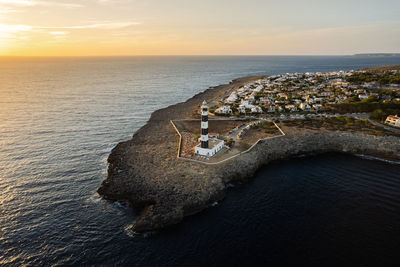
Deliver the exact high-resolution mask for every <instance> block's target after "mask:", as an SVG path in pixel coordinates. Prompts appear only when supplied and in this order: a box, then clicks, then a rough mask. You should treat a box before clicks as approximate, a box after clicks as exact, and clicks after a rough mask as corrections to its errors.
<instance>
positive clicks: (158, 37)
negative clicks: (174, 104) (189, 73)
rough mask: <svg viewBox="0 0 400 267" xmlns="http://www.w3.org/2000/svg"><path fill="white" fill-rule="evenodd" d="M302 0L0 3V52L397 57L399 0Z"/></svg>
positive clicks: (1, 0) (24, 0)
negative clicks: (379, 54) (281, 0)
mask: <svg viewBox="0 0 400 267" xmlns="http://www.w3.org/2000/svg"><path fill="white" fill-rule="evenodd" d="M305 1H307V2H308V5H304V4H299V1H295V0H286V1H285V2H286V3H285V4H280V3H277V2H274V3H270V2H269V1H261V0H249V3H248V4H246V5H244V4H243V2H241V1H235V0H232V1H228V0H221V1H211V0H204V1H202V2H201V3H200V2H197V1H180V0H171V1H163V0H154V1H133V0H118V1H110V0H90V1H84V0H69V1H63V0H0V55H15V56H70V55H76V56H85V55H160V54H163V55H177V54H180V55H193V54H196V55H205V54H208V55H210V54H211V55H213V54H217V55H223V54H229V55H232V54H271V55H273V54H278V55H279V54H280V55H282V54H292V55H293V54H299V55H301V54H352V53H359V52H399V51H398V48H399V47H400V19H399V17H398V13H397V12H396V11H397V10H398V9H400V2H399V1H394V0H387V1H386V0H385V1H386V2H390V5H389V4H388V5H385V6H382V5H378V4H373V3H368V4H365V5H363V6H360V5H358V4H357V3H356V2H357V1H345V2H346V5H347V6H348V8H346V10H343V9H342V8H341V5H337V4H335V5H333V4H331V3H326V2H323V1H316V0H305ZM341 1H343V2H344V0H338V2H341ZM267 2H268V3H267ZM210 6H212V10H213V12H210ZM386 6H390V8H386ZM355 8H356V9H357V10H358V12H357V13H355V12H353V11H352V10H354V9H355ZM327 10H329V12H328V13H327V12H326V11H327ZM375 11H379V12H375ZM267 14H268V15H267ZM321 14H324V16H322V15H321Z"/></svg>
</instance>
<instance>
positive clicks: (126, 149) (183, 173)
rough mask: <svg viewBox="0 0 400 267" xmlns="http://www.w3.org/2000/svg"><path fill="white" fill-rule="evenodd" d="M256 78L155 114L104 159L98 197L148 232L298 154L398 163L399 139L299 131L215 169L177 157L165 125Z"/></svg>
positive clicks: (212, 90)
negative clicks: (129, 211)
mask: <svg viewBox="0 0 400 267" xmlns="http://www.w3.org/2000/svg"><path fill="white" fill-rule="evenodd" d="M259 78H260V77H246V78H240V79H236V80H234V81H232V82H231V83H230V84H227V85H221V86H217V87H213V88H210V89H208V90H206V91H204V92H202V93H200V94H197V95H195V96H194V97H192V98H191V99H189V100H187V101H186V102H183V103H179V104H176V105H172V106H169V107H167V108H164V109H160V110H157V111H155V112H154V113H153V114H152V115H151V117H150V119H149V121H148V122H147V124H146V125H144V126H143V127H142V128H141V129H139V130H138V131H137V132H136V133H135V134H134V135H133V137H132V139H131V140H129V141H125V142H121V143H119V144H118V145H117V146H116V147H115V148H114V149H113V150H112V152H111V154H110V156H109V157H108V164H109V166H108V171H107V178H106V179H105V180H104V181H103V183H102V185H101V187H100V188H99V189H98V193H99V194H100V195H103V196H104V197H106V198H109V199H113V200H127V201H129V203H130V204H131V205H132V206H133V207H134V208H135V209H137V210H139V211H140V216H139V218H138V219H137V220H136V222H135V223H134V224H133V227H132V228H133V229H132V230H133V231H136V232H146V231H153V230H157V229H161V228H164V227H166V226H169V225H172V224H176V223H179V222H180V221H182V219H183V218H184V217H186V216H189V215H192V214H195V213H198V212H200V211H202V210H204V209H205V208H207V207H209V206H210V205H211V204H212V203H213V202H215V201H219V200H221V199H223V198H224V196H225V195H226V184H227V183H230V182H232V181H238V180H244V179H248V178H250V177H252V176H253V174H254V173H255V172H256V171H257V170H258V169H259V168H260V167H261V166H263V165H265V164H267V163H268V162H270V161H272V160H278V159H283V158H287V157H291V156H295V155H298V154H307V153H324V152H331V151H332V152H345V153H352V154H365V155H370V156H375V157H381V158H387V159H391V160H395V161H398V160H400V138H399V137H395V136H373V135H366V134H363V133H356V132H339V131H335V132H302V131H297V132H296V133H295V134H294V133H291V134H287V135H285V136H282V137H279V138H274V139H267V140H262V141H260V142H259V143H258V144H257V145H256V146H254V147H253V148H252V149H251V150H250V151H249V152H247V153H243V154H241V155H240V156H238V157H236V158H233V159H231V160H228V161H226V162H223V163H220V164H217V165H205V164H202V163H199V162H190V161H184V160H181V159H178V158H177V157H176V155H177V145H178V138H179V137H178V135H177V134H176V133H175V130H174V129H173V127H171V125H170V123H169V121H170V120H174V119H184V118H191V117H192V116H193V114H195V112H194V111H195V110H196V109H197V108H198V107H199V104H200V103H201V102H202V101H203V100H204V99H205V100H207V101H209V102H210V101H212V100H213V99H214V98H216V97H218V96H219V95H221V94H223V93H225V92H226V91H227V90H230V89H232V88H234V87H236V86H240V85H242V84H244V83H247V82H249V81H251V80H256V79H259Z"/></svg>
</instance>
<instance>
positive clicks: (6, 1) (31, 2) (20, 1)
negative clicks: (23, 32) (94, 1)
mask: <svg viewBox="0 0 400 267" xmlns="http://www.w3.org/2000/svg"><path fill="white" fill-rule="evenodd" d="M0 5H13V6H53V7H64V8H79V7H83V5H81V4H73V3H59V2H54V1H36V0H0Z"/></svg>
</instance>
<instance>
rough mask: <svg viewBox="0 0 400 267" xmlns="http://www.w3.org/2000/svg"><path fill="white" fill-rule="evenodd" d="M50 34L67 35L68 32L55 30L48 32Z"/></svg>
mask: <svg viewBox="0 0 400 267" xmlns="http://www.w3.org/2000/svg"><path fill="white" fill-rule="evenodd" d="M49 33H50V34H51V35H56V36H57V35H67V34H69V32H61V31H57V32H49Z"/></svg>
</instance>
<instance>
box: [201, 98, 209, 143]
mask: <svg viewBox="0 0 400 267" xmlns="http://www.w3.org/2000/svg"><path fill="white" fill-rule="evenodd" d="M201 148H208V106H207V102H206V101H205V100H204V101H203V104H202V105H201Z"/></svg>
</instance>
